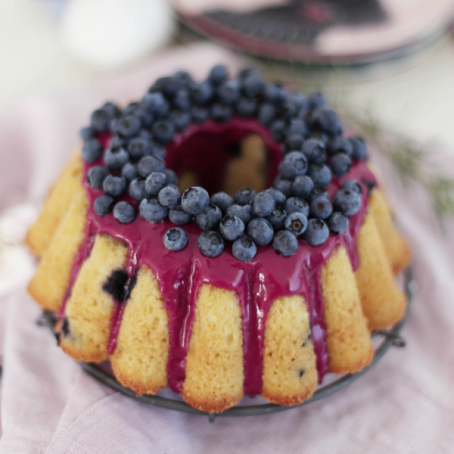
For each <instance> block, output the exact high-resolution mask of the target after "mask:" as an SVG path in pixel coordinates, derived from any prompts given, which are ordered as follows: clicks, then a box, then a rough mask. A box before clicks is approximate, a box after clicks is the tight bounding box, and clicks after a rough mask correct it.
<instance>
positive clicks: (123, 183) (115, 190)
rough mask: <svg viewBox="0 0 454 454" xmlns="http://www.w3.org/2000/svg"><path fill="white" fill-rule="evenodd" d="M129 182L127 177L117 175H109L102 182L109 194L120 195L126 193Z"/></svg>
mask: <svg viewBox="0 0 454 454" xmlns="http://www.w3.org/2000/svg"><path fill="white" fill-rule="evenodd" d="M127 186H128V182H127V180H126V178H125V177H117V176H115V175H108V176H107V177H106V178H105V179H104V181H103V184H102V188H103V189H104V191H105V192H107V194H110V195H112V196H114V197H118V196H120V195H122V194H124V193H125V191H126V187H127Z"/></svg>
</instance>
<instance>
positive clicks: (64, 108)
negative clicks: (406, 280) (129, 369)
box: [0, 45, 454, 454]
mask: <svg viewBox="0 0 454 454" xmlns="http://www.w3.org/2000/svg"><path fill="white" fill-rule="evenodd" d="M219 61H223V62H226V63H228V64H229V65H230V66H231V67H232V68H233V67H236V66H237V65H238V61H237V59H235V58H234V57H233V56H232V55H231V54H229V53H227V52H225V51H222V50H220V49H218V48H216V47H214V46H212V45H203V46H196V47H194V48H192V49H185V50H175V51H171V52H168V53H167V54H165V55H162V56H158V57H156V58H154V59H153V61H152V62H151V63H150V64H149V65H146V66H144V67H143V68H141V69H139V70H137V71H136V72H134V73H132V74H128V75H123V76H121V77H116V78H115V79H112V80H109V81H106V82H102V83H101V82H95V83H94V84H93V85H92V86H90V87H87V88H85V89H83V90H80V91H78V92H77V93H75V94H74V93H73V94H70V95H64V96H59V97H46V98H44V97H40V98H35V99H33V100H30V101H28V102H26V103H24V104H23V105H22V106H20V107H18V108H17V109H16V110H15V111H13V112H11V113H10V114H9V115H8V116H6V117H4V118H3V119H2V121H1V122H0V150H1V151H0V189H1V194H2V197H1V199H0V204H1V205H0V207H1V208H3V209H4V208H7V207H11V206H12V205H13V204H16V203H19V202H20V203H24V202H37V201H40V200H42V198H43V197H44V195H45V193H46V191H47V190H48V188H49V186H50V185H51V183H52V181H53V180H54V178H55V177H56V176H57V174H58V172H59V171H60V169H61V168H62V166H63V165H64V163H65V162H66V160H67V159H68V157H69V155H70V154H71V152H72V150H73V149H74V147H75V145H76V144H77V131H78V129H79V127H80V126H82V125H84V124H86V123H87V119H88V118H89V113H90V111H91V110H92V109H93V108H95V107H97V106H98V105H99V104H100V103H101V102H103V101H105V100H106V99H116V100H125V101H126V100H128V99H131V98H137V97H139V96H140V94H141V93H142V92H144V90H145V89H146V88H147V87H148V86H149V85H150V83H151V82H152V81H153V79H155V78H156V77H158V76H160V75H164V74H167V73H169V72H171V71H173V70H177V69H180V68H186V69H189V70H191V71H193V72H194V74H195V75H196V76H197V77H202V76H203V75H204V74H206V73H207V71H208V68H209V67H210V66H211V65H212V64H214V63H216V62H219ZM437 153H440V155H439V156H440V157H442V158H443V159H445V165H444V166H443V167H444V169H448V170H449V169H454V156H452V155H451V156H450V155H448V154H446V155H443V154H442V153H443V152H442V151H439V152H437ZM374 162H375V164H376V166H377V167H378V168H379V169H380V171H381V173H382V175H383V180H384V183H385V186H386V187H387V192H388V194H389V197H390V199H391V200H392V202H393V205H394V207H395V210H396V213H397V219H398V221H399V224H400V226H401V228H402V230H403V231H404V232H405V235H406V237H407V238H408V239H409V241H410V242H411V245H412V249H413V255H414V273H415V277H416V280H417V283H418V288H417V291H416V292H415V295H414V298H413V304H412V308H411V313H410V317H409V319H408V322H407V324H406V325H405V327H404V329H403V332H402V334H403V336H404V337H405V338H406V339H407V342H408V345H407V347H406V348H405V349H397V348H392V349H391V350H390V351H389V352H388V353H387V354H386V355H385V357H384V358H383V359H382V360H381V361H380V363H379V364H378V365H377V366H376V367H374V368H373V369H372V370H370V371H369V372H367V374H366V375H364V376H363V377H361V378H360V379H359V380H358V381H356V382H355V383H353V384H352V385H351V386H349V387H347V388H345V389H344V390H342V391H340V392H338V393H336V394H334V395H332V396H330V397H328V398H326V399H322V400H320V401H318V402H316V403H313V404H310V405H308V406H305V407H301V408H296V409H292V410H289V411H285V412H283V413H278V414H273V415H267V416H256V417H245V418H240V417H237V418H232V417H227V418H218V419H217V420H216V422H215V423H214V424H210V423H209V422H208V419H207V418H206V417H203V416H193V415H187V414H182V413H178V412H175V411H171V410H166V409H160V408H156V407H153V406H150V405H146V404H143V403H140V402H136V401H134V400H132V399H130V398H127V397H125V396H122V395H121V394H119V393H116V392H114V391H112V390H111V389H109V388H107V387H106V386H104V385H102V384H100V383H98V382H97V381H96V380H95V379H93V378H91V377H90V376H89V375H87V374H86V373H85V372H83V371H82V369H81V368H80V366H79V365H78V364H77V363H76V362H74V361H73V360H72V359H71V358H69V357H67V356H66V355H65V354H64V353H63V352H62V351H61V350H60V349H59V348H57V347H56V346H55V340H54V338H53V337H52V335H51V334H50V333H49V332H48V331H47V330H46V329H45V328H42V327H39V326H37V325H36V323H35V322H36V319H37V318H38V316H39V315H40V312H41V311H40V308H39V307H38V305H37V304H36V303H34V302H33V301H32V299H31V298H30V297H29V296H28V295H27V293H26V291H25V287H26V283H27V280H28V279H29V276H30V273H31V271H32V269H31V267H30V259H27V258H26V257H25V258H23V260H24V262H23V263H24V266H22V267H21V266H19V267H17V268H18V269H19V271H18V273H19V279H9V278H8V281H9V284H8V283H7V284H8V285H6V286H4V287H0V288H1V289H2V290H1V291H0V348H1V356H2V357H3V368H4V369H3V377H2V379H1V393H0V408H1V412H0V424H1V432H0V433H1V436H0V454H6V453H14V454H16V453H23V454H27V453H30V454H38V453H39V454H40V453H48V454H53V453H58V454H61V453H78V454H80V453H109V454H116V453H118V454H120V453H121V454H126V453H131V454H132V453H134V454H138V453H159V454H164V453H167V454H173V453H194V454H195V453H201V452H211V453H218V452H219V453H245V452H247V453H251V454H253V453H311V454H312V453H318V454H323V453H329V454H332V453H346V454H347V453H348V454H356V453H358V454H359V453H361V454H363V453H399V454H403V453H429V452H433V453H448V452H453V451H454V386H453V383H454V302H453V301H452V299H453V295H454V281H453V264H454V260H453V258H452V257H453V252H454V241H453V240H454V235H453V228H452V227H453V225H452V223H450V222H448V223H447V224H446V226H445V227H446V233H445V236H442V235H441V233H440V229H439V227H438V224H437V222H436V221H435V219H434V214H433V212H432V209H431V207H430V203H429V202H430V201H429V199H428V196H427V195H426V194H425V192H424V191H423V190H422V189H421V188H420V187H419V186H418V185H417V184H409V185H408V186H403V185H402V184H401V183H400V180H399V178H398V177H396V175H395V173H394V172H393V170H392V169H391V168H390V167H389V165H388V164H387V162H386V161H385V160H383V159H382V158H380V156H379V155H377V154H375V155H374ZM5 216H9V226H10V230H13V231H14V233H15V234H16V235H18V236H20V234H21V232H22V231H24V227H25V224H27V221H26V218H27V216H22V215H21V211H20V210H19V211H14V210H11V209H10V210H9V211H7V212H6V214H5ZM0 227H1V225H0ZM0 231H1V230H0ZM22 254H25V253H24V252H23V250H22ZM27 260H28V262H27ZM1 270H2V268H1V263H0V272H1ZM10 271H11V270H10ZM16 277H17V276H16ZM0 281H1V276H0Z"/></svg>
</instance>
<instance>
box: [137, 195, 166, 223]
mask: <svg viewBox="0 0 454 454" xmlns="http://www.w3.org/2000/svg"><path fill="white" fill-rule="evenodd" d="M139 211H140V215H141V216H142V217H143V218H144V219H145V220H146V221H149V222H161V221H163V220H164V219H165V218H166V216H167V211H168V210H167V208H166V207H164V206H162V205H161V204H160V203H159V201H158V199H156V198H154V197H153V198H149V199H143V200H142V202H140V205H139Z"/></svg>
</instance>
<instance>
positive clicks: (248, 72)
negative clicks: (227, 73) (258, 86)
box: [238, 66, 259, 81]
mask: <svg viewBox="0 0 454 454" xmlns="http://www.w3.org/2000/svg"><path fill="white" fill-rule="evenodd" d="M258 75H259V74H258V72H257V70H256V69H254V68H252V67H251V66H248V67H246V68H244V69H242V70H241V71H240V72H239V73H238V79H240V80H241V81H243V80H244V79H246V78H247V77H249V76H258Z"/></svg>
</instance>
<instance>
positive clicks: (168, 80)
mask: <svg viewBox="0 0 454 454" xmlns="http://www.w3.org/2000/svg"><path fill="white" fill-rule="evenodd" d="M179 88H180V83H179V81H178V80H177V79H174V78H173V77H170V76H166V77H160V78H159V79H157V80H156V81H155V83H154V84H153V85H152V86H151V87H150V89H149V90H148V91H150V92H152V93H153V92H159V91H161V92H162V93H163V94H164V96H165V97H166V98H173V97H174V95H175V93H176V92H177V90H178V89H179Z"/></svg>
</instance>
